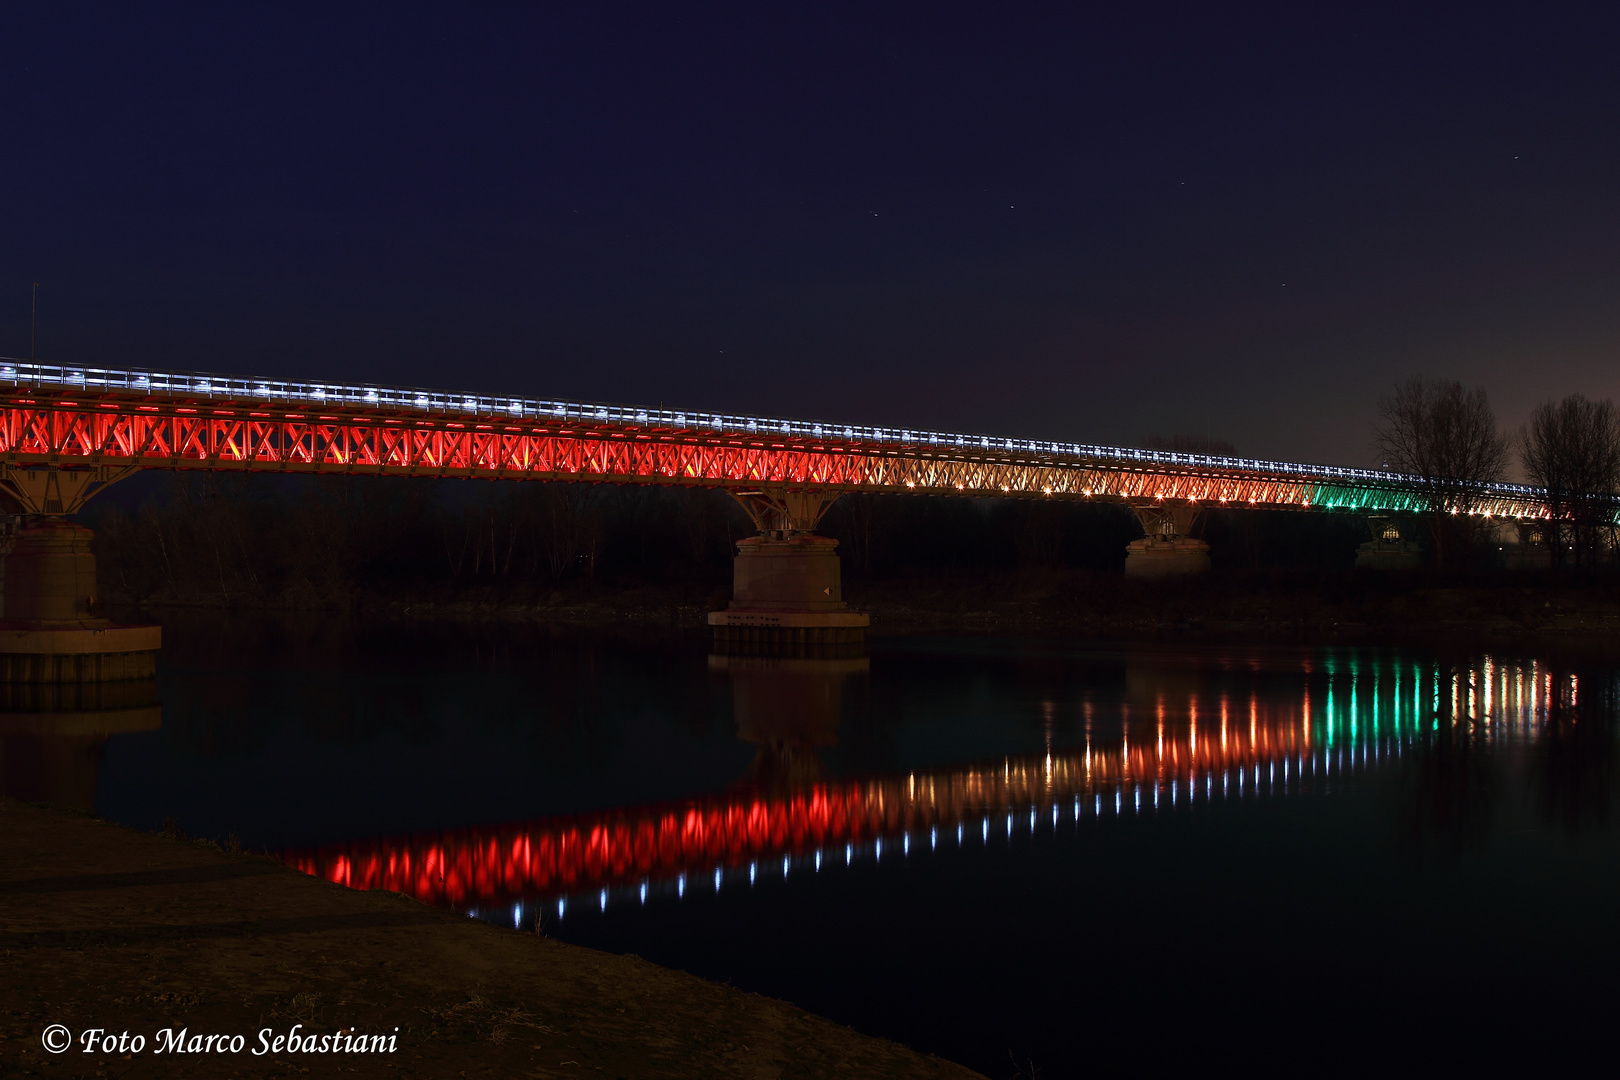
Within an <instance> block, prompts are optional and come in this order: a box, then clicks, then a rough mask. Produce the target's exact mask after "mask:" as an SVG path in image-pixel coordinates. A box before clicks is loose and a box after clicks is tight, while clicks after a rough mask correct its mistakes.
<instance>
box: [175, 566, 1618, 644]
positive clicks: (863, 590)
mask: <svg viewBox="0 0 1620 1080" xmlns="http://www.w3.org/2000/svg"><path fill="white" fill-rule="evenodd" d="M844 595H845V599H846V600H848V602H849V603H850V606H851V607H853V608H855V609H857V610H860V611H864V612H866V613H868V614H869V615H871V617H872V631H871V632H872V633H873V634H874V635H885V634H915V633H957V634H986V633H988V634H1029V633H1036V634H1046V633H1058V634H1073V635H1080V636H1093V637H1140V636H1154V635H1174V636H1178V637H1185V636H1193V637H1222V638H1246V639H1279V638H1281V639H1300V638H1310V639H1321V638H1344V639H1348V640H1356V639H1369V640H1374V639H1376V640H1390V639H1399V638H1408V639H1409V638H1412V637H1421V636H1426V635H1434V634H1446V635H1457V634H1467V635H1487V636H1499V637H1501V636H1506V637H1522V636H1532V637H1539V636H1550V637H1560V638H1567V637H1570V636H1593V635H1600V636H1610V635H1620V576H1617V575H1615V574H1613V573H1608V572H1605V573H1599V574H1588V575H1578V574H1574V573H1564V574H1558V573H1553V572H1533V571H1516V572H1507V571H1488V572H1467V571H1459V572H1439V571H1433V570H1424V571H1406V572H1384V573H1379V572H1353V571H1344V572H1342V573H1324V572H1264V571H1221V570H1216V571H1214V572H1211V573H1208V574H1204V575H1199V576H1196V577H1189V578H1180V579H1173V580H1165V581H1157V582H1151V581H1149V582H1144V581H1132V580H1127V579H1126V578H1125V577H1124V576H1123V575H1122V574H1105V573H1093V572H1087V571H1063V570H1052V571H1040V572H1033V571H1032V572H1022V573H1009V574H982V575H960V576H943V577H942V576H931V577H930V576H917V577H903V578H878V579H869V580H861V579H858V578H857V579H850V580H847V581H846V582H845V586H844ZM728 599H729V593H728V592H727V591H726V590H724V589H716V588H715V587H714V583H712V582H699V583H694V584H692V585H689V586H680V585H640V584H635V583H617V584H615V583H609V582H603V583H574V584H572V585H571V586H569V587H567V588H563V589H551V590H538V591H535V590H527V589H516V590H514V589H500V588H494V587H467V588H463V589H460V590H457V591H455V592H437V593H433V592H429V593H425V594H423V595H421V596H416V597H411V598H405V597H401V596H398V595H392V596H353V597H348V598H346V599H345V600H344V602H343V603H342V604H324V605H316V604H307V605H306V604H274V605H263V606H262V607H260V608H258V609H260V610H283V611H297V610H305V611H314V610H333V609H334V608H336V609H341V610H348V611H352V612H355V613H364V614H368V615H384V616H389V617H400V618H406V619H413V620H446V621H452V622H501V621H529V622H544V623H557V624H577V625H594V626H612V625H619V626H660V627H685V628H692V629H696V628H701V627H702V626H703V625H704V624H705V621H706V618H707V615H708V612H709V611H711V610H714V609H716V608H719V607H723V606H724V605H725V604H726V602H727V601H728ZM146 607H147V609H148V610H150V611H153V612H162V611H165V610H198V609H210V610H211V609H218V608H229V609H233V610H238V611H247V610H253V609H255V605H251V604H244V603H240V602H238V603H232V604H225V603H218V602H208V601H203V600H199V601H194V602H192V603H186V604H172V603H163V602H159V601H150V602H148V604H147V605H146Z"/></svg>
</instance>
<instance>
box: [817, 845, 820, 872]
mask: <svg viewBox="0 0 1620 1080" xmlns="http://www.w3.org/2000/svg"><path fill="white" fill-rule="evenodd" d="M816 870H817V871H818V872H819V871H820V870H821V849H820V848H816Z"/></svg>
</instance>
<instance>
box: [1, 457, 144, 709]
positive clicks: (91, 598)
mask: <svg viewBox="0 0 1620 1080" xmlns="http://www.w3.org/2000/svg"><path fill="white" fill-rule="evenodd" d="M133 471H134V467H133V466H130V467H123V468H113V467H108V466H102V465H92V466H89V467H86V468H77V469H65V468H58V467H56V466H41V465H31V466H21V465H13V464H9V463H5V464H0V492H3V493H4V494H5V495H7V496H9V497H10V499H11V500H12V501H13V502H14V503H15V504H16V505H17V506H18V507H19V508H20V509H21V510H22V517H21V527H20V528H18V529H16V530H15V531H14V532H12V533H10V534H9V535H8V536H6V537H5V541H4V545H3V547H0V683H4V684H18V683H23V684H26V683H99V682H117V681H122V680H126V679H144V678H150V677H151V676H152V675H153V674H154V672H155V670H156V658H157V650H158V647H159V646H160V644H161V643H162V631H161V629H160V628H159V627H156V626H121V625H117V624H115V623H113V622H111V621H110V620H108V619H104V618H102V617H101V616H100V615H99V614H98V609H97V604H96V556H95V553H94V552H93V551H92V550H91V541H92V540H93V539H94V535H95V534H94V533H92V532H91V531H90V530H89V529H87V528H85V527H84V526H83V525H78V524H75V523H73V522H71V521H68V520H66V518H67V516H68V515H71V514H76V513H78V512H79V510H81V509H82V508H83V507H84V504H85V502H86V501H87V500H88V499H89V498H90V497H91V496H92V495H95V494H96V493H98V492H100V491H101V490H103V489H105V488H106V487H107V486H108V485H110V484H114V483H116V482H117V481H119V480H122V479H123V478H124V477H125V476H128V475H129V474H130V473H132V472H133Z"/></svg>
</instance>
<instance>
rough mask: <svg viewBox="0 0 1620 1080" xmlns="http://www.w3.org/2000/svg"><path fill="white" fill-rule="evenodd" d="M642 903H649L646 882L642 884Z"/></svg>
mask: <svg viewBox="0 0 1620 1080" xmlns="http://www.w3.org/2000/svg"><path fill="white" fill-rule="evenodd" d="M641 902H642V903H643V904H645V903H646V902H647V883H646V882H645V881H643V882H642V883H641Z"/></svg>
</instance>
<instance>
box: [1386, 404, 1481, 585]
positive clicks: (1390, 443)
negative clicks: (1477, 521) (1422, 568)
mask: <svg viewBox="0 0 1620 1080" xmlns="http://www.w3.org/2000/svg"><path fill="white" fill-rule="evenodd" d="M1378 410H1379V412H1381V413H1382V414H1383V417H1384V424H1383V427H1381V428H1380V429H1379V430H1378V433H1377V445H1378V448H1379V450H1381V451H1382V452H1383V455H1384V459H1385V461H1386V462H1387V463H1388V464H1389V465H1390V466H1391V467H1393V468H1395V469H1398V470H1400V471H1401V472H1407V473H1411V474H1413V475H1415V476H1417V477H1418V478H1419V479H1421V480H1422V481H1423V487H1424V493H1425V496H1426V498H1425V502H1426V503H1427V506H1426V507H1425V509H1426V511H1427V513H1428V517H1429V530H1430V532H1431V533H1432V534H1433V536H1434V555H1435V561H1436V562H1438V563H1441V564H1444V562H1445V556H1446V550H1447V548H1448V547H1450V546H1452V544H1453V543H1454V542H1455V541H1457V540H1459V539H1461V538H1462V537H1463V536H1464V535H1465V534H1466V531H1467V529H1468V528H1469V526H1470V525H1471V520H1470V519H1469V518H1468V517H1467V515H1468V514H1469V512H1470V511H1472V510H1473V509H1474V507H1475V506H1476V505H1477V504H1478V502H1479V499H1480V496H1481V495H1482V494H1483V493H1484V490H1485V486H1486V485H1487V484H1489V483H1491V482H1492V481H1495V480H1499V479H1501V476H1502V472H1503V470H1504V469H1505V468H1506V466H1507V457H1508V440H1507V438H1506V437H1505V436H1503V435H1499V434H1497V431H1496V414H1495V413H1493V412H1492V411H1491V406H1490V402H1489V401H1487V400H1486V397H1485V391H1484V389H1483V388H1481V387H1475V388H1474V389H1472V390H1467V389H1464V388H1463V384H1462V383H1460V382H1457V381H1456V380H1454V379H1433V380H1430V379H1424V378H1421V377H1414V378H1411V379H1408V380H1406V381H1405V382H1403V383H1398V384H1396V386H1395V392H1394V393H1392V394H1391V395H1390V396H1388V397H1386V398H1383V399H1382V400H1380V401H1379V403H1378Z"/></svg>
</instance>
